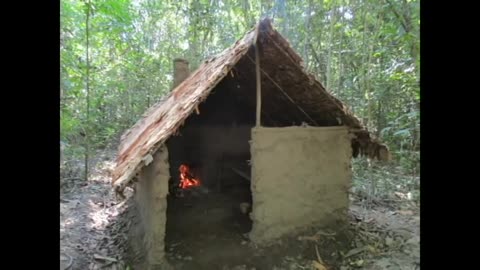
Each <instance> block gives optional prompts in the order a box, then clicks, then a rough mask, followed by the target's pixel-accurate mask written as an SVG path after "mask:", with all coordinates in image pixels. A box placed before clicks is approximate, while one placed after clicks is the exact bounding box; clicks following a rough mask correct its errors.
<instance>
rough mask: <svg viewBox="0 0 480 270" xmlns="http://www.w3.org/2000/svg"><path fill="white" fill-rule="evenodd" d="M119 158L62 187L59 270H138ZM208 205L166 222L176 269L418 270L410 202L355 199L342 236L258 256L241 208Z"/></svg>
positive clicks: (183, 206) (298, 241)
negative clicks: (117, 171)
mask: <svg viewBox="0 0 480 270" xmlns="http://www.w3.org/2000/svg"><path fill="white" fill-rule="evenodd" d="M113 153H114V152H113V151H107V152H105V153H102V154H101V155H99V156H98V157H97V158H96V160H95V163H94V164H93V166H94V170H93V172H92V176H91V177H90V180H89V182H88V183H85V182H84V181H83V180H81V179H77V178H75V177H65V178H67V179H64V180H63V181H62V182H61V198H60V269H61V270H63V269H82V270H85V269H88V270H90V269H119V270H120V269H121V270H123V269H132V268H131V267H129V266H128V264H127V263H126V262H125V261H124V260H125V258H126V257H125V250H126V241H127V239H126V230H127V228H128V227H129V225H130V224H129V219H130V218H131V217H128V215H131V214H132V213H129V214H127V213H128V203H129V202H128V201H119V200H117V198H116V197H115V195H114V193H113V191H112V189H111V184H110V171H111V169H112V168H113V165H114V164H113V160H114V154H113ZM127 197H129V196H127ZM208 198H209V199H205V198H203V199H202V204H201V205H200V204H195V202H190V203H176V204H175V206H174V207H177V208H179V209H177V210H180V211H175V214H169V216H168V218H169V219H170V220H169V221H168V224H167V236H166V251H167V258H168V260H169V262H170V264H171V265H172V266H174V269H212V270H213V269H220V270H231V269H236V270H240V269H245V270H251V269H256V270H270V269H272V270H273V269H275V270H280V269H286V270H290V269H317V270H323V269H340V270H347V269H369V270H380V269H420V266H419V262H420V251H419V248H420V247H419V242H420V230H419V225H420V219H419V207H418V206H417V205H415V204H414V203H413V202H411V201H406V200H405V201H402V200H398V201H395V202H391V201H390V202H388V203H385V202H375V201H374V202H370V203H369V204H368V205H366V203H365V201H362V200H360V199H359V198H357V197H356V196H352V201H351V203H352V206H351V210H350V216H351V217H350V227H349V228H348V229H346V230H344V231H343V232H340V233H336V234H335V233H334V232H331V231H328V230H323V229H321V228H311V229H310V230H309V231H306V232H303V233H302V234H300V235H294V236H290V237H285V238H283V239H281V240H279V241H277V242H276V243H274V244H273V245H272V246H269V247H264V248H258V247H255V246H253V245H252V244H251V243H250V242H249V241H248V240H247V238H246V237H245V236H244V233H245V232H247V231H248V230H249V226H250V224H249V222H248V220H247V219H245V216H244V215H242V213H241V212H240V211H238V209H237V208H236V206H235V205H234V204H231V203H230V204H229V203H227V202H228V200H227V199H226V198H222V197H221V196H220V195H210V196H208ZM222 200H224V201H225V202H226V203H225V204H222V203H219V202H222ZM171 205H174V204H171ZM219 205H223V206H222V207H219ZM199 207H200V208H201V209H199ZM205 209H207V211H205ZM180 219H181V220H182V222H177V220H180ZM180 224H181V225H180Z"/></svg>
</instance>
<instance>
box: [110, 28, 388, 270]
mask: <svg viewBox="0 0 480 270" xmlns="http://www.w3.org/2000/svg"><path fill="white" fill-rule="evenodd" d="M174 63H175V64H174V66H175V76H174V77H175V82H174V87H173V89H172V90H171V91H170V92H169V94H168V95H167V96H166V97H165V98H163V99H162V100H161V101H159V102H158V103H157V104H155V105H154V106H152V107H151V108H150V109H149V110H147V111H146V112H145V114H144V115H143V117H142V118H141V119H140V120H139V121H138V122H137V123H136V124H135V125H134V126H133V127H132V128H131V129H129V130H128V131H127V132H125V134H124V135H123V136H122V139H121V144H120V146H119V153H118V157H117V161H116V162H117V165H116V168H115V170H114V173H113V186H114V188H115V189H116V191H117V192H118V193H120V194H121V193H122V192H123V190H124V189H125V187H126V186H128V185H131V186H133V187H134V190H135V195H134V198H135V202H136V207H137V209H138V212H139V220H140V221H139V222H138V224H137V225H136V227H135V230H136V234H134V235H137V236H138V237H137V238H138V239H136V240H135V239H132V241H137V240H138V241H137V242H138V243H137V245H136V246H137V247H139V248H140V247H141V249H143V250H144V252H145V255H146V262H147V263H148V265H150V266H154V265H161V264H162V263H164V262H165V259H164V258H165V248H164V247H165V241H166V240H165V239H168V234H169V230H170V229H169V228H173V229H172V230H182V228H183V230H184V231H185V232H184V235H185V236H186V235H187V232H186V231H188V230H192V228H194V227H202V225H201V224H202V220H208V222H206V223H207V224H205V226H210V227H212V226H213V227H214V226H217V225H218V224H225V223H222V222H220V221H219V222H215V221H214V219H213V218H214V216H215V215H216V217H219V215H220V214H218V213H220V212H222V211H220V210H218V209H223V212H222V213H223V214H222V215H224V216H223V217H225V216H229V215H232V216H233V217H235V216H238V219H237V221H238V223H239V224H240V223H241V224H246V225H245V227H243V230H244V232H245V233H246V235H247V236H248V238H249V239H250V241H252V242H253V243H255V244H257V245H263V244H265V245H266V244H268V243H270V242H272V241H273V240H275V239H278V238H280V237H282V236H284V235H288V234H291V233H294V232H296V231H298V230H301V229H302V228H306V227H308V226H313V225H320V226H323V225H325V226H327V225H334V224H337V223H338V222H339V221H341V220H344V218H345V217H346V210H347V209H348V206H349V205H348V203H349V200H348V189H349V187H350V183H351V166H350V162H351V158H352V157H356V156H358V155H367V156H369V157H370V158H377V159H382V160H385V159H388V158H389V152H388V148H387V147H386V146H385V145H384V144H382V143H380V142H379V141H377V140H376V139H374V138H373V137H372V136H371V134H370V133H369V132H368V131H367V130H366V128H365V127H364V126H363V125H362V123H361V122H360V121H359V119H357V118H356V117H355V116H354V115H353V114H352V113H351V112H350V111H349V109H348V108H347V107H346V106H345V104H343V103H342V102H341V101H340V100H338V99H337V98H335V97H334V96H333V95H332V94H330V93H329V92H328V91H327V90H326V89H325V88H324V87H323V86H322V84H321V83H320V82H319V81H317V80H316V78H315V77H314V76H313V75H311V74H308V73H307V72H305V70H304V68H303V66H302V59H301V58H300V56H299V55H298V54H297V53H296V52H295V51H294V50H293V49H292V48H291V46H290V45H289V43H288V41H287V40H286V39H285V38H283V37H282V36H281V35H280V34H279V33H278V32H277V31H276V30H275V29H274V28H273V27H272V24H271V22H270V21H269V20H268V19H265V20H262V21H260V22H259V23H258V25H257V26H256V27H255V28H254V29H252V30H251V31H249V32H248V33H246V34H245V36H244V37H242V38H241V39H240V40H238V41H237V42H236V43H235V44H233V45H232V46H231V47H229V48H227V49H226V50H225V51H223V52H222V53H220V54H218V55H216V56H214V57H211V58H209V59H208V60H206V61H204V62H203V63H202V64H201V65H200V66H199V68H198V69H197V70H196V71H194V72H192V73H190V72H189V68H188V62H187V61H185V60H182V59H176V60H175V62H174ZM192 194H193V195H192ZM192 198H193V199H192ZM189 199H190V204H188V203H185V200H189ZM202 201H203V202H205V203H202ZM185 205H187V206H185ZM237 206H238V207H237ZM188 207H189V208H188ZM237 208H238V209H237ZM192 209H194V210H192ZM212 209H213V210H215V209H216V210H217V211H216V212H215V211H213V210H212ZM235 209H237V210H238V211H239V213H240V214H239V213H236V214H234V213H233V212H235V211H236V210H235ZM189 211H190V212H192V211H193V212H195V213H197V214H199V213H201V214H200V217H199V218H198V219H187V218H185V219H182V216H185V215H188V213H189ZM215 213H217V214H215ZM237 214H238V215H237ZM242 214H244V215H243V216H242ZM232 219H235V218H232ZM182 220H183V223H184V224H182ZM192 220H194V221H192ZM219 220H220V219H219ZM222 220H223V221H224V220H226V219H222ZM242 222H243V223H242ZM185 223H186V224H185ZM169 224H170V225H169ZM215 224H217V225H215ZM218 226H221V225H218ZM180 235H181V234H180ZM134 238H135V237H134Z"/></svg>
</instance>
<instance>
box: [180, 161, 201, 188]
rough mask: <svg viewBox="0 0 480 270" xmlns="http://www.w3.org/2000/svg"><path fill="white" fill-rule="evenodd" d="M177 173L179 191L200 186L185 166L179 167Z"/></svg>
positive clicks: (198, 181)
mask: <svg viewBox="0 0 480 270" xmlns="http://www.w3.org/2000/svg"><path fill="white" fill-rule="evenodd" d="M179 171H180V184H179V187H180V188H181V189H187V188H190V187H196V186H200V180H198V179H197V178H194V177H193V175H192V173H191V172H190V168H189V167H188V166H187V165H185V164H182V165H180V168H179Z"/></svg>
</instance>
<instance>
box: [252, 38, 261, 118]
mask: <svg viewBox="0 0 480 270" xmlns="http://www.w3.org/2000/svg"><path fill="white" fill-rule="evenodd" d="M254 46H255V71H256V74H257V75H256V78H257V118H256V126H257V127H260V125H261V123H260V111H261V109H262V108H261V106H262V90H261V89H262V83H261V78H260V53H259V52H258V44H254Z"/></svg>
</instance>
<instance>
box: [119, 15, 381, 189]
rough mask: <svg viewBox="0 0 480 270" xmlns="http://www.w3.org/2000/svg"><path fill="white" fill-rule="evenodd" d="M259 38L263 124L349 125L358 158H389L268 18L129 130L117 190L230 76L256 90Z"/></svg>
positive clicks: (124, 139) (121, 151)
mask: <svg viewBox="0 0 480 270" xmlns="http://www.w3.org/2000/svg"><path fill="white" fill-rule="evenodd" d="M254 42H256V45H257V46H258V47H259V50H260V65H261V82H262V125H265V126H288V125H292V124H293V123H297V124H298V123H305V124H307V125H311V126H339V125H344V126H347V127H348V128H349V130H350V131H351V134H352V149H353V155H354V157H356V156H357V155H367V156H369V157H370V158H377V159H381V160H385V159H388V158H389V152H388V148H387V147H386V146H385V145H384V144H381V143H380V142H379V141H377V140H376V139H374V138H372V136H371V134H370V133H369V132H368V131H367V130H366V128H365V127H364V126H363V125H362V123H361V122H360V120H359V119H358V118H357V117H355V115H353V114H352V113H351V112H350V110H349V109H348V108H347V107H346V106H345V105H344V104H343V103H342V102H341V101H340V100H338V99H337V98H335V97H334V96H333V95H332V94H330V93H329V92H328V91H327V90H325V88H324V87H323V86H322V84H321V83H320V82H319V81H317V80H316V79H315V77H314V76H313V75H311V74H308V73H306V72H305V71H304V68H303V63H302V59H301V58H300V56H299V55H298V54H297V53H296V52H295V51H294V50H293V49H292V47H291V46H290V45H289V43H288V41H287V40H286V39H285V38H284V37H282V36H281V35H280V33H278V32H277V31H276V30H275V29H274V28H273V27H272V25H271V22H270V21H269V20H268V19H265V20H263V21H261V22H260V23H259V24H258V25H257V26H256V27H255V28H254V29H252V30H251V31H249V32H248V33H246V34H245V36H244V37H243V38H241V39H240V40H238V41H237V42H236V43H235V44H233V45H232V46H231V47H229V48H227V49H226V50H225V51H223V52H222V53H221V54H219V55H217V56H215V57H212V58H210V59H208V60H206V61H205V62H203V63H202V64H201V65H200V67H199V68H198V69H197V70H196V71H195V72H193V73H192V74H190V76H189V77H188V78H187V79H185V80H184V81H183V82H182V83H181V84H179V85H178V86H177V87H175V88H174V89H173V90H172V91H171V92H170V93H169V94H168V95H167V96H166V97H165V98H164V99H162V100H161V101H160V102H158V103H157V104H155V105H154V106H152V107H151V108H150V109H149V110H147V112H146V113H145V114H144V115H143V117H142V118H141V119H140V120H139V121H138V122H137V123H136V124H135V125H134V126H133V127H132V128H131V129H129V130H128V131H127V132H125V134H124V135H123V136H122V139H121V144H120V147H119V153H118V157H117V165H116V168H115V170H114V172H113V184H114V187H115V189H116V190H117V191H118V192H121V191H123V189H124V188H125V186H126V185H127V184H128V183H129V182H131V180H132V179H134V178H135V176H136V175H137V174H138V172H139V171H140V170H141V169H142V168H143V167H144V166H145V165H147V164H148V163H149V162H151V160H152V155H153V153H155V152H156V151H157V150H158V149H159V148H160V147H161V146H162V145H163V144H164V143H165V142H166V140H167V139H168V138H169V137H170V136H171V135H173V134H175V133H176V132H177V130H178V129H179V128H180V127H181V126H182V125H183V123H184V122H185V120H186V119H187V118H188V117H189V116H190V115H191V114H192V113H193V112H195V111H196V110H198V106H199V105H200V104H201V103H202V102H204V101H205V100H206V99H207V97H208V96H209V94H210V93H211V91H212V90H213V89H214V88H215V87H216V86H217V85H218V84H219V83H220V82H221V81H222V80H223V79H224V78H225V77H226V76H231V77H232V78H233V77H236V78H237V77H238V80H241V79H242V77H243V78H244V83H245V84H247V85H248V86H249V87H247V89H251V90H248V91H255V60H254V59H255V55H254V52H253V49H252V47H253V45H254ZM239 72H240V73H239ZM249 83H250V84H249ZM242 89H244V88H242ZM237 91H247V90H237ZM249 97H252V98H247V96H245V98H246V99H247V101H248V102H250V103H251V104H255V102H256V101H255V95H249ZM252 108H254V106H252Z"/></svg>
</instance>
